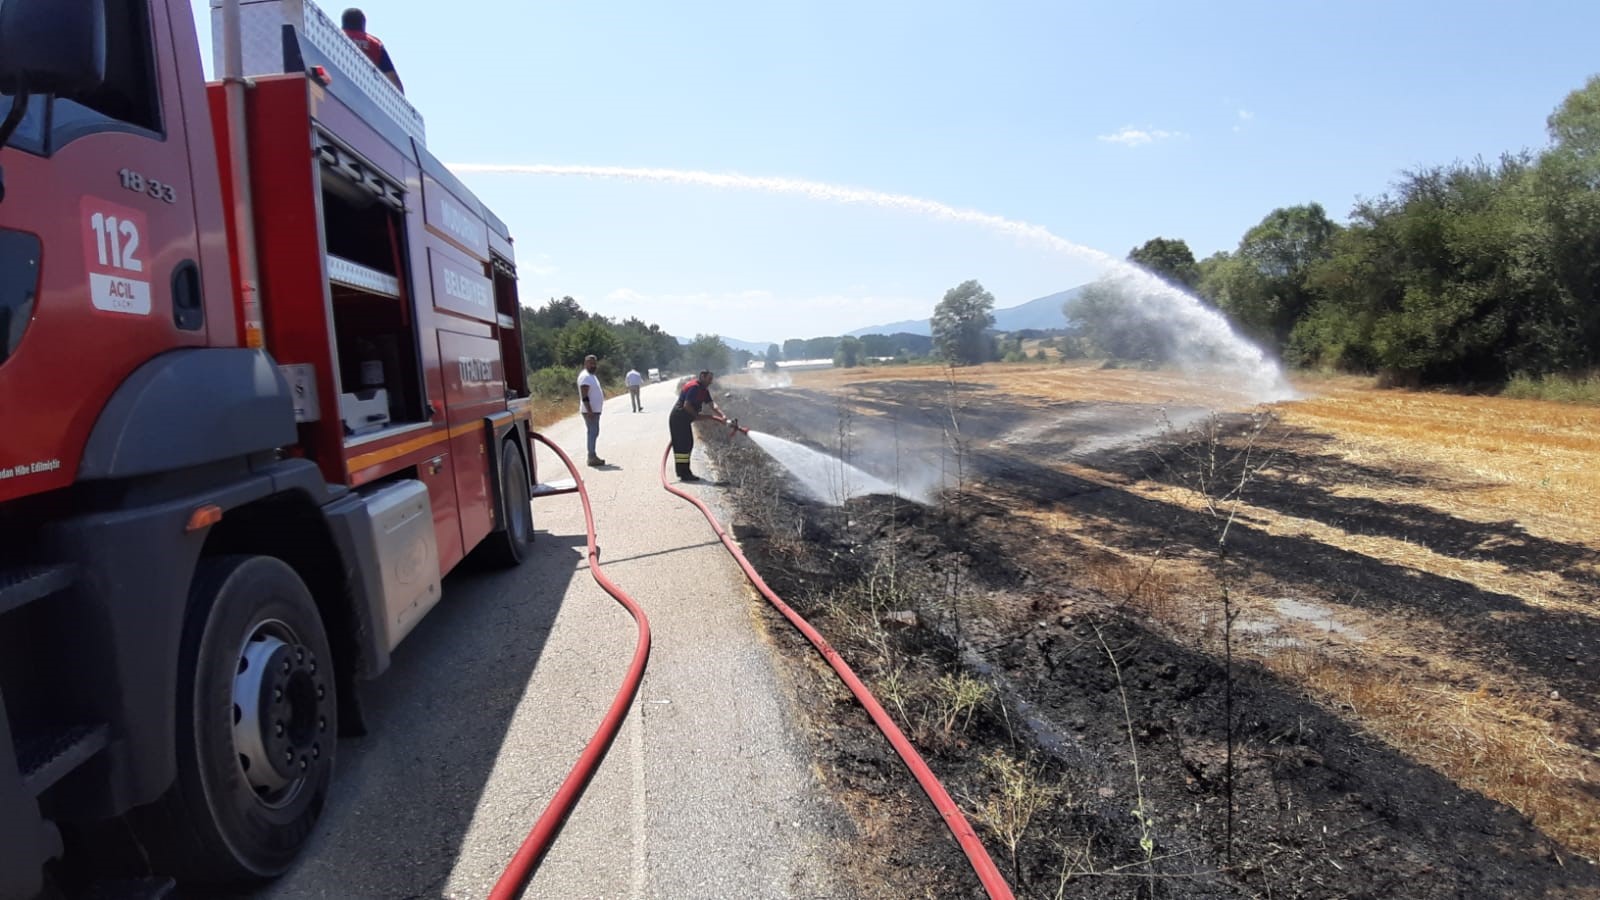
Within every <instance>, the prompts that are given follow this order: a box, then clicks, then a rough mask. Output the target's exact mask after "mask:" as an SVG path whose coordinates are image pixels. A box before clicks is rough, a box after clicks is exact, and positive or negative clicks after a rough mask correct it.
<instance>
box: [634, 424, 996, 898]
mask: <svg viewBox="0 0 1600 900" xmlns="http://www.w3.org/2000/svg"><path fill="white" fill-rule="evenodd" d="M723 424H730V423H727V422H724V423H723ZM731 424H732V426H733V428H735V429H737V430H740V431H745V432H746V433H748V430H747V429H742V428H739V425H738V421H737V420H735V421H734V422H733V423H731ZM670 455H672V445H671V444H668V445H667V449H666V451H665V452H663V453H662V454H661V486H662V487H664V488H666V489H667V490H668V491H669V492H671V493H674V494H677V495H678V496H679V497H682V498H683V499H685V500H687V501H689V502H690V503H693V504H694V505H695V506H696V507H697V508H699V510H700V512H701V514H702V515H704V516H705V517H706V521H707V522H709V523H711V530H712V531H715V532H716V533H717V538H718V539H719V540H721V541H722V546H724V547H726V548H728V552H729V553H731V554H733V558H734V560H735V561H737V562H738V563H739V568H741V569H743V570H744V574H745V577H746V578H749V579H750V583H751V584H753V585H755V587H756V590H758V591H760V592H761V596H763V597H765V598H767V602H768V603H771V604H772V606H773V607H774V608H775V609H777V610H778V612H780V613H782V614H783V617H784V618H786V619H788V620H789V623H790V624H791V625H793V626H794V627H795V628H797V629H799V631H800V633H801V634H803V635H805V636H806V640H808V641H810V642H811V645H812V646H813V647H816V648H817V652H818V653H821V654H822V658H823V659H825V660H827V662H828V665H830V666H832V667H833V671H834V672H835V673H836V674H838V676H839V680H840V681H843V682H844V684H845V687H847V688H849V689H850V693H852V694H854V695H855V697H856V700H857V701H858V702H859V703H860V704H861V705H862V707H864V708H865V709H866V711H867V715H869V716H871V717H872V722H873V724H875V725H877V726H878V730H879V731H882V732H883V736H884V737H886V738H888V739H889V743H890V745H892V746H893V747H894V751H895V752H896V753H898V754H900V759H901V761H903V762H904V763H905V764H906V768H907V769H910V770H911V774H912V776H914V777H915V778H916V779H917V783H918V784H919V785H921V786H922V790H923V791H925V792H926V793H927V795H928V799H929V800H931V801H933V805H934V808H935V809H937V810H939V814H940V815H942V816H944V824H945V825H946V827H948V828H949V829H950V833H951V834H952V835H954V836H955V839H956V843H958V844H960V845H961V850H962V852H963V853H965V854H967V861H968V862H970V863H971V864H972V870H973V871H974V872H975V873H977V876H978V880H979V881H980V882H982V883H983V888H984V890H986V891H988V892H989V896H990V897H991V898H992V900H1011V898H1012V894H1011V886H1010V885H1008V884H1006V880H1005V878H1004V877H1002V876H1001V874H1000V870H999V869H997V868H995V864H994V860H992V859H990V858H989V851H988V850H986V849H984V846H983V841H981V840H979V838H978V835H977V833H976V832H974V831H973V830H972V825H970V824H969V823H968V822H967V817H966V816H964V815H962V814H961V808H960V807H958V806H956V804H955V801H954V800H951V799H950V794H949V792H948V791H946V790H945V789H944V785H942V784H940V783H939V778H938V776H936V775H934V774H933V770H932V769H929V768H928V764H927V763H926V762H923V760H922V756H921V755H920V754H919V753H917V748H915V747H913V746H911V742H910V741H908V740H906V736H905V735H904V734H902V733H901V732H900V728H899V726H897V725H895V723H894V720H893V719H891V718H889V714H888V713H887V712H885V711H884V709H883V706H882V705H881V704H880V703H878V699H877V698H876V697H874V696H872V692H871V691H869V690H867V686H866V685H865V684H863V683H862V682H861V679H860V678H857V677H856V673H855V672H853V671H851V669H850V665H849V664H848V663H846V662H845V661H844V659H843V658H842V657H840V656H839V653H838V651H836V650H834V649H833V647H832V646H831V645H829V644H828V641H827V639H826V638H824V637H823V636H822V635H821V633H819V632H818V631H817V630H816V629H815V628H812V627H811V623H809V622H807V621H806V620H805V619H804V618H802V617H801V616H800V614H799V613H797V612H795V611H794V610H793V609H792V608H790V606H789V604H787V603H784V602H783V600H782V598H780V597H779V596H778V595H777V594H775V593H773V590H772V588H770V587H767V583H766V582H765V581H764V580H762V578H761V575H760V574H758V573H757V572H756V569H755V566H752V565H750V561H749V560H748V559H745V557H744V554H743V553H742V552H740V550H739V546H738V545H737V544H735V543H734V542H733V539H732V538H731V537H729V536H728V533H727V532H726V531H724V530H723V528H722V523H721V522H718V521H717V517H716V516H714V515H712V514H711V509H710V508H709V507H707V506H706V505H705V504H704V503H702V502H701V501H700V498H698V497H696V496H694V495H693V494H690V493H689V492H688V491H685V490H683V489H681V488H678V487H675V486H674V485H673V484H672V483H670V482H668V481H667V457H668V456H670Z"/></svg>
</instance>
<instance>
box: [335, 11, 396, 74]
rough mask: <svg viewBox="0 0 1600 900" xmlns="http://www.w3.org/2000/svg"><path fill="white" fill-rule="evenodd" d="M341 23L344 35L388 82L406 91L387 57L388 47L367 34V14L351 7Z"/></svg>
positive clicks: (392, 63) (391, 61) (345, 12)
mask: <svg viewBox="0 0 1600 900" xmlns="http://www.w3.org/2000/svg"><path fill="white" fill-rule="evenodd" d="M342 25H343V27H344V33H345V36H346V37H348V38H350V40H352V41H355V44H356V46H357V47H360V48H361V52H362V53H365V54H366V55H367V59H370V60H372V64H373V65H375V66H377V67H378V71H379V72H382V73H383V74H384V77H386V78H388V79H389V83H390V84H393V85H394V86H395V89H396V90H398V91H399V92H400V93H402V94H404V93H405V92H406V89H405V86H403V85H402V84H400V76H399V75H398V74H396V72H395V70H394V62H393V60H391V59H389V51H388V49H387V48H385V47H384V46H383V41H380V40H378V39H377V38H375V37H373V36H372V35H370V34H367V14H366V13H364V12H362V11H361V10H359V9H356V8H355V7H351V8H350V9H347V10H345V11H344V21H343V23H342Z"/></svg>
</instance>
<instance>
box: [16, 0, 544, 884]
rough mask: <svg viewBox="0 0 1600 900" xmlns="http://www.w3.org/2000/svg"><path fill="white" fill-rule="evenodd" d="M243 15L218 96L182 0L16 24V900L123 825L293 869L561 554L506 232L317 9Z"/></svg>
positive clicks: (152, 857) (249, 5)
mask: <svg viewBox="0 0 1600 900" xmlns="http://www.w3.org/2000/svg"><path fill="white" fill-rule="evenodd" d="M212 6H213V11H212V14H213V20H214V22H215V26H216V27H215V29H214V31H215V34H216V35H217V44H218V54H217V55H218V57H219V64H218V66H217V71H218V72H220V73H223V74H224V75H225V76H227V77H224V78H222V79H221V80H219V81H217V82H214V83H211V84H206V83H205V81H204V76H203V72H202V67H201V63H200V56H199V49H198V47H197V40H196V34H195V28H194V24H193V21H192V19H191V16H190V11H189V8H188V4H187V3H186V2H183V0H3V2H0V112H4V113H5V119H4V123H3V125H0V138H3V141H0V144H3V147H0V897H13V896H21V897H27V896H32V895H33V894H35V893H36V892H38V891H39V890H41V889H42V888H43V885H44V883H45V879H46V873H47V872H48V871H51V870H52V869H51V866H50V865H49V861H51V860H53V859H58V858H60V857H61V856H62V854H63V848H64V847H67V846H75V845H76V843H77V842H79V841H80V840H81V841H85V842H89V843H92V842H93V840H95V839H97V838H96V836H97V835H99V834H100V833H101V832H118V833H123V832H131V833H133V834H136V835H137V836H138V837H137V841H138V845H139V848H140V850H141V851H142V852H141V853H140V854H139V857H140V860H141V862H140V863H139V866H141V867H142V866H144V865H145V864H144V862H143V859H145V858H146V854H147V855H148V860H149V863H148V871H146V872H137V873H135V874H153V875H160V876H173V877H177V878H179V879H180V880H189V881H193V882H196V883H217V882H230V881H238V880H249V879H259V878H267V877H271V876H274V875H277V874H279V873H281V872H283V871H284V870H285V869H286V868H287V867H288V866H289V865H290V863H291V862H292V860H293V859H294V857H295V855H296V853H297V852H298V851H299V849H300V847H301V846H302V845H303V843H304V842H305V841H306V839H307V838H308V837H309V835H310V834H311V832H312V829H313V826H314V824H315V821H316V819H317V817H318V814H319V813H320V811H321V809H322V807H323V804H324V802H325V799H326V796H327V792H328V788H329V784H330V779H331V775H332V770H333V768H332V767H333V758H334V755H335V750H336V741H335V738H336V736H337V735H338V734H339V733H341V732H342V733H345V734H350V733H359V732H360V730H361V723H360V716H359V708H358V706H357V703H356V693H355V685H356V684H357V683H358V682H359V681H361V680H363V679H370V678H374V677H376V676H377V675H379V674H380V673H382V672H383V671H384V670H385V668H386V667H387V666H388V665H389V660H390V654H391V653H392V652H394V650H395V648H396V646H397V645H398V644H399V643H400V642H401V640H402V639H403V638H404V637H405V636H406V635H407V634H408V633H409V632H410V631H411V629H412V628H414V627H415V625H416V624H417V622H418V621H419V620H420V619H421V618H422V617H423V616H424V615H425V614H426V613H427V612H428V611H429V610H430V609H431V608H432V607H433V606H434V604H436V603H438V602H439V600H440V594H441V579H442V577H443V575H444V574H445V573H447V572H449V571H450V570H451V569H453V568H454V567H455V566H456V565H458V564H459V563H460V562H461V561H462V560H463V559H464V558H466V557H467V556H468V554H469V553H473V552H474V551H477V553H476V555H478V556H482V557H486V558H489V559H492V560H494V561H497V562H500V563H505V564H513V565H514V564H516V563H518V562H520V561H521V560H522V559H523V558H524V556H525V555H526V554H527V552H528V550H529V542H530V541H531V540H532V534H533V523H532V515H531V510H530V505H529V500H530V488H529V486H530V485H531V484H533V483H535V477H534V469H533V466H534V455H533V453H532V450H531V446H530V442H529V432H530V427H531V426H530V423H529V404H528V400H527V397H528V392H527V384H526V368H525V364H524V358H523V352H522V337H521V318H520V317H521V312H520V306H519V303H518V300H517V289H516V268H515V263H514V255H513V252H512V243H511V239H510V236H509V234H508V233H507V230H506V227H505V225H504V224H503V223H502V222H501V221H500V220H499V219H498V218H496V217H495V215H494V214H493V213H492V212H490V211H489V210H488V209H487V208H485V207H484V205H483V204H482V203H481V202H480V201H479V200H478V198H477V197H475V196H474V195H473V193H472V192H471V191H470V190H468V189H467V188H466V186H465V185H463V184H462V183H461V182H460V181H459V180H458V179H457V178H455V177H454V176H453V175H452V174H451V173H450V171H449V170H448V169H447V168H445V166H443V165H442V164H441V163H440V162H439V161H438V160H436V159H435V158H434V157H433V156H432V155H430V154H429V152H428V150H427V147H426V141H425V132H424V127H423V121H422V118H421V116H420V115H418V114H417V112H416V110H415V109H413V108H412V107H411V105H410V104H409V103H407V102H406V100H405V98H404V97H403V96H402V95H401V94H400V93H399V92H398V91H397V90H395V88H394V87H393V86H392V85H391V84H390V83H389V82H388V81H387V80H386V79H385V78H384V77H382V76H381V75H380V74H379V73H378V72H377V70H376V68H374V67H373V66H372V64H371V63H370V62H369V61H368V60H367V59H366V58H365V57H364V56H363V55H362V54H361V53H360V51H359V50H358V49H357V48H356V47H355V45H354V44H353V43H351V42H350V41H349V40H348V39H347V38H346V37H345V36H344V34H343V33H342V32H341V31H340V30H339V28H338V27H337V26H336V25H335V24H334V23H333V22H332V21H330V20H329V19H328V18H327V17H326V16H325V15H324V14H323V13H322V12H321V11H320V10H318V9H317V7H316V6H315V5H314V4H313V3H311V2H310V0H246V2H242V3H239V2H237V0H230V2H228V3H225V2H224V0H212ZM236 22H237V25H235V23H236ZM230 35H231V36H233V37H235V38H237V43H229V41H230ZM378 739H381V736H379V738H378ZM107 823H111V824H112V826H114V827H108V825H107ZM63 868H65V867H61V866H56V867H55V873H56V874H55V877H56V878H57V880H61V881H65V882H70V881H71V876H72V873H71V872H63V871H60V870H61V869H63Z"/></svg>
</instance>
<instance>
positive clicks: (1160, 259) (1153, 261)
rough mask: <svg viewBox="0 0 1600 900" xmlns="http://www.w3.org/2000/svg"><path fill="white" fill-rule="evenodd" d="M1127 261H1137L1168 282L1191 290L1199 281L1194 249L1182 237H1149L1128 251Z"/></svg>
mask: <svg viewBox="0 0 1600 900" xmlns="http://www.w3.org/2000/svg"><path fill="white" fill-rule="evenodd" d="M1128 261H1129V262H1133V263H1138V264H1139V265H1140V266H1143V267H1144V268H1145V269H1148V270H1149V271H1150V272H1151V274H1153V275H1156V276H1157V277H1159V278H1161V279H1162V280H1164V281H1166V282H1167V283H1169V284H1173V285H1176V286H1177V287H1180V288H1182V289H1183V290H1186V291H1192V290H1194V288H1195V287H1196V286H1197V285H1198V284H1199V283H1200V270H1199V267H1198V266H1197V265H1196V264H1195V261H1194V251H1192V250H1190V249H1189V245H1188V243H1187V242H1185V241H1184V240H1183V239H1182V238H1178V239H1176V240H1173V239H1168V238H1164V237H1157V238H1151V239H1150V240H1148V241H1145V242H1144V243H1143V244H1141V245H1140V246H1138V247H1135V248H1133V249H1132V250H1129V251H1128Z"/></svg>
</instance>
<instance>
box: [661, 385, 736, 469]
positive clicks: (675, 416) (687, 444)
mask: <svg viewBox="0 0 1600 900" xmlns="http://www.w3.org/2000/svg"><path fill="white" fill-rule="evenodd" d="M712 378H713V376H712V374H711V373H710V372H709V371H703V372H701V373H700V374H699V376H697V377H695V378H691V379H689V382H688V383H687V384H685V385H684V386H683V390H681V391H679V392H678V402H676V403H674V404H673V405H672V412H671V413H669V414H668V415H667V430H668V431H670V432H671V433H672V460H673V462H675V463H677V466H678V480H679V481H699V480H700V477H699V476H698V475H696V474H694V473H693V472H691V471H689V456H690V454H692V453H693V452H694V420H695V419H698V418H701V415H700V410H701V408H702V407H704V406H705V405H706V404H708V403H709V404H710V405H711V411H712V412H713V413H715V414H716V415H717V416H719V417H721V416H722V409H721V408H720V407H718V406H717V401H715V400H713V399H711V381H712ZM706 418H710V417H709V416H707V417H706Z"/></svg>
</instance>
